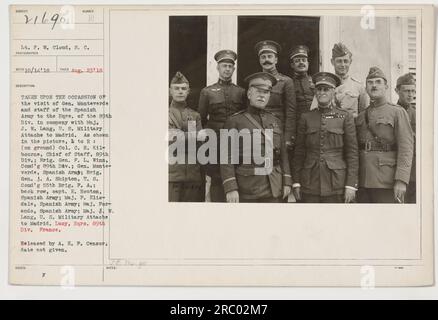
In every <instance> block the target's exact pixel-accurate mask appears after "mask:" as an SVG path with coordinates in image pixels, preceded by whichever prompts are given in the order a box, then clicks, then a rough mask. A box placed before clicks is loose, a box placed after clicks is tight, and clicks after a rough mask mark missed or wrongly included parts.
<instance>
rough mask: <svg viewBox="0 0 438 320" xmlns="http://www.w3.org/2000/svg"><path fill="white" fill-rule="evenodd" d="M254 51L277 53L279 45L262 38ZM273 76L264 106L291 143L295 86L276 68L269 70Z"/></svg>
mask: <svg viewBox="0 0 438 320" xmlns="http://www.w3.org/2000/svg"><path fill="white" fill-rule="evenodd" d="M255 51H256V53H257V54H258V56H260V54H261V53H262V52H264V51H270V52H273V53H275V54H276V55H278V54H279V53H280V51H281V46H280V45H279V44H278V43H276V42H275V41H271V40H264V41H260V42H258V43H257V44H256V45H255ZM269 73H270V74H271V75H273V76H274V77H275V79H276V80H277V83H276V84H275V85H274V86H273V88H272V91H271V96H270V98H269V101H268V104H267V106H266V109H265V110H266V111H269V112H271V113H273V114H274V115H275V116H276V117H277V118H279V119H280V121H281V128H282V131H284V137H285V139H286V142H287V143H288V144H289V143H293V142H294V141H295V135H296V121H297V110H296V97H295V87H294V82H293V81H292V79H291V78H290V77H288V76H286V75H284V74H281V73H280V72H278V71H277V70H273V71H270V72H269Z"/></svg>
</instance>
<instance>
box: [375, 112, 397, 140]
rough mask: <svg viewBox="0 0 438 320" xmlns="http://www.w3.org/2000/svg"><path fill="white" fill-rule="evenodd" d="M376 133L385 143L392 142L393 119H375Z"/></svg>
mask: <svg viewBox="0 0 438 320" xmlns="http://www.w3.org/2000/svg"><path fill="white" fill-rule="evenodd" d="M376 133H377V136H378V137H380V138H381V139H384V140H385V142H386V143H393V142H394V119H393V118H392V117H387V116H385V117H379V118H377V119H376Z"/></svg>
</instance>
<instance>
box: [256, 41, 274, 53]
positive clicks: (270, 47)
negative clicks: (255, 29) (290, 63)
mask: <svg viewBox="0 0 438 320" xmlns="http://www.w3.org/2000/svg"><path fill="white" fill-rule="evenodd" d="M254 50H255V52H256V53H257V55H260V54H261V53H262V52H264V51H269V52H273V53H275V54H279V53H280V52H281V46H280V45H279V44H278V43H277V42H275V41H272V40H263V41H260V42H257V43H256V45H255V46H254Z"/></svg>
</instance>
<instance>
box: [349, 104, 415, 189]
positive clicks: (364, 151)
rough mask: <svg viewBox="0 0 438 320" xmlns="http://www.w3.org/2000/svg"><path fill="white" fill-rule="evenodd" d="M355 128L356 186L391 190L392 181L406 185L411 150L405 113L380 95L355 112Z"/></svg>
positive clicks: (411, 144)
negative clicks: (357, 114) (356, 140)
mask: <svg viewBox="0 0 438 320" xmlns="http://www.w3.org/2000/svg"><path fill="white" fill-rule="evenodd" d="M367 118H368V121H367ZM367 122H368V124H367ZM368 126H369V127H368ZM356 127H357V136H358V142H359V149H360V153H359V159H360V170H359V186H360V187H362V188H369V189H393V187H394V183H395V180H400V181H403V182H404V183H406V184H408V183H409V176H410V174H411V165H412V156H413V151H414V139H413V133H412V129H411V125H410V124H409V116H408V113H407V112H406V111H405V110H404V109H403V108H400V107H398V106H397V105H395V104H392V103H389V102H387V101H386V99H384V98H383V99H381V100H380V101H372V102H371V103H370V106H369V107H368V109H367V110H364V111H362V112H361V113H360V114H359V116H358V117H357V118H356Z"/></svg>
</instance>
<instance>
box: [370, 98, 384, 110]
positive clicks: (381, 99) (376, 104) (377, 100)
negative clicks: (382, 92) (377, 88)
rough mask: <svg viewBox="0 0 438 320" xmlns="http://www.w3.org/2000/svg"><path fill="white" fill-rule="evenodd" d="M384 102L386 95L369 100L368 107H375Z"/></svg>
mask: <svg viewBox="0 0 438 320" xmlns="http://www.w3.org/2000/svg"><path fill="white" fill-rule="evenodd" d="M386 102H387V100H386V97H382V98H379V99H376V100H371V102H370V107H372V108H377V107H380V106H383V105H384V104H386Z"/></svg>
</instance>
